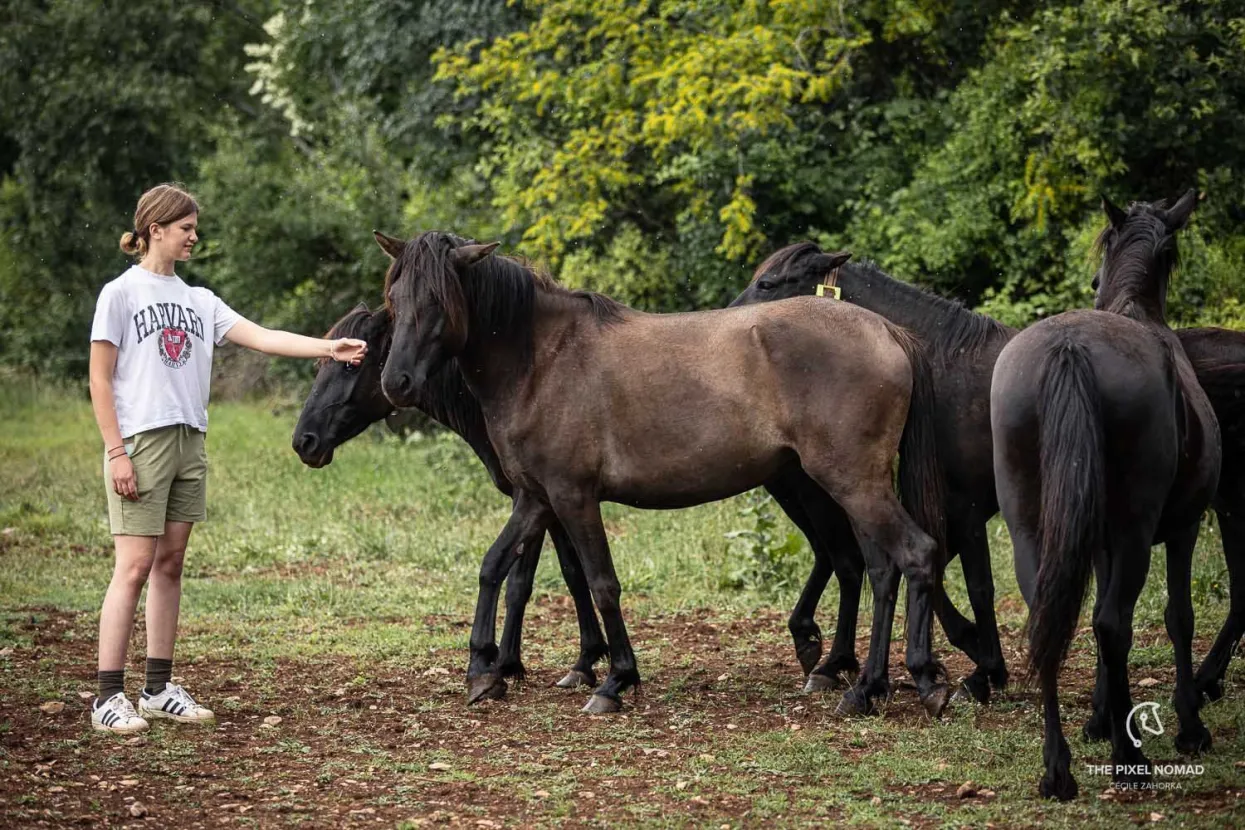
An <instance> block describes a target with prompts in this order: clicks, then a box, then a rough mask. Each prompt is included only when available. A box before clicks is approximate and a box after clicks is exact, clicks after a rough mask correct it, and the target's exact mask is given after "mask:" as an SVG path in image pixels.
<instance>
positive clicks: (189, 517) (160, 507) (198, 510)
mask: <svg viewBox="0 0 1245 830" xmlns="http://www.w3.org/2000/svg"><path fill="white" fill-rule="evenodd" d="M203 438H204V435H203V433H202V432H199V430H197V429H195V428H194V427H191V426H186V425H185V424H175V425H174V426H169V427H160V428H159V429H153V430H148V431H147V432H140V433H138V434H137V435H133V436H131V437H129V438H126V439H125V450H126V452H127V453H128V454H129V456H130V461H131V462H132V463H133V464H134V478H135V479H136V480H137V484H138V501H130V500H129V499H127V498H123V497H121V496H119V495H117V492H116V491H115V490H113V489H112V473H111V471H110V470H109V469H108V467H109V462H108V458H107V455H106V454H105V458H104V488H105V489H106V490H107V491H108V522H109V524H110V525H111V526H112V533H113V535H114V536H162V535H163V534H164V523H165V522H202V521H205V520H206V519H207V450H206V449H205V448H204V444H203Z"/></svg>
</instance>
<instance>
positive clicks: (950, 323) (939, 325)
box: [843, 259, 1010, 356]
mask: <svg viewBox="0 0 1245 830" xmlns="http://www.w3.org/2000/svg"><path fill="white" fill-rule="evenodd" d="M843 267H844V268H847V269H851V270H853V271H859V272H863V273H864V274H865V275H867V276H866V278H867V279H873V280H874V281H875V282H878V283H882V284H885V285H886V286H888V287H889V288H890V289H891V290H892V292H893V293H895V294H896V295H898V296H900V297H902V298H904V299H907V300H909V301H910V302H911V303H912V305H913V306H914V307H915V308H918V309H920V316H921V317H922V318H923V321H924V322H925V323H926V324H927V325H923V326H911V325H909V326H907V328H916V329H917V330H918V331H921V332H928V333H927V334H924V335H923V337H922V339H923V340H924V341H925V342H926V345H927V346H928V347H929V348H931V349H933V350H934V351H935V352H936V353H937V354H939V355H945V356H953V355H958V354H961V353H976V352H977V351H979V350H980V349H982V348H983V347H984V346H985V345H986V344H987V343H989V342H991V341H992V340H994V339H995V338H997V337H1000V336H1002V337H1006V336H1007V335H1008V334H1009V333H1010V329H1008V327H1007V326H1005V325H1003V324H1002V323H1000V322H999V321H998V320H995V319H994V318H993V317H987V316H986V315H984V314H981V313H979V312H976V311H973V310H972V309H971V308H969V307H968V306H966V305H964V303H962V302H960V301H959V300H954V299H951V298H949V297H943V296H941V295H939V294H935V293H934V292H932V291H928V290H926V289H924V288H921V287H920V286H917V285H913V284H912V283H908V282H904V281H903V280H900V279H896V278H895V277H892V276H891V275H890V274H888V273H886V272H885V271H883V270H882V268H881V267H880V266H879V265H878V264H877V263H876V262H873V261H872V260H868V259H866V260H861V261H860V262H858V263H852V262H849V263H847V264H846V265H844V266H843Z"/></svg>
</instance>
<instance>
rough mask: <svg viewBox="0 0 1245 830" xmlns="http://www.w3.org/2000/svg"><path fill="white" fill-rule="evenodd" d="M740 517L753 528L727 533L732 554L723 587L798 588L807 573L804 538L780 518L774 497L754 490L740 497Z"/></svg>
mask: <svg viewBox="0 0 1245 830" xmlns="http://www.w3.org/2000/svg"><path fill="white" fill-rule="evenodd" d="M739 501H740V502H741V504H740V507H739V518H740V520H741V521H744V522H749V523H750V524H751V526H750V527H748V528H745V529H743V530H732V531H730V532H729V533H727V534H726V538H727V539H729V540H730V542H731V553H732V556H731V558H730V559H728V560H727V562H726V565H725V574H724V576H723V579H722V587H723V588H733V589H735V590H741V589H744V588H748V589H751V590H754V591H757V592H759V593H763V594H767V595H771V596H772V595H778V594H785V593H790V592H791V591H792V590H798V588H799V586H801V585H803V583H804V580H805V578H806V577H807V576H808V555H807V552H806V550H807V548H806V545H805V544H804V539H803V537H802V536H801V535H800V534H799V533H798V532H796V531H795V530H794V529H793V528H792V527H791V524H790V523H789V522H787V521H785V520H780V519H779V517H778V513H777V512H776V510H775V507H776V505H775V502H774V499H773V497H772V496H770V495H768V494H767V493H764V492H763V491H761V490H752V491H750V492H748V493H747V494H745V495H744V496H742V497H741V498H740V500H739Z"/></svg>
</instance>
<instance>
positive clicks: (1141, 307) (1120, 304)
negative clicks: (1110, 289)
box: [1103, 286, 1169, 328]
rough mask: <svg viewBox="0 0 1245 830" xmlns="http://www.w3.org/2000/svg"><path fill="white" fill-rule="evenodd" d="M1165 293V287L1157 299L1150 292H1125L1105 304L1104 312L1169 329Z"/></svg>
mask: <svg viewBox="0 0 1245 830" xmlns="http://www.w3.org/2000/svg"><path fill="white" fill-rule="evenodd" d="M1165 293H1166V287H1165V286H1164V288H1163V290H1162V291H1160V293H1159V296H1157V297H1155V296H1152V295H1151V293H1150V292H1144V291H1124V292H1121V293H1119V294H1118V295H1116V296H1114V297H1112V298H1111V301H1110V302H1108V303H1105V304H1104V305H1103V311H1109V312H1111V313H1112V314H1119V315H1121V316H1123V317H1127V318H1129V319H1130V320H1136V321H1137V322H1138V323H1146V324H1148V325H1151V326H1159V327H1161V328H1169V326H1168V325H1167V314H1166V303H1165V302H1164V296H1163V295H1164V294H1165Z"/></svg>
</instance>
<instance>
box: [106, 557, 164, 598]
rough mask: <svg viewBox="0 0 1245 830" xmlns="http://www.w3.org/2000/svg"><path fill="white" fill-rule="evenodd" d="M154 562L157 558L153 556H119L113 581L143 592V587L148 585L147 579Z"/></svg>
mask: <svg viewBox="0 0 1245 830" xmlns="http://www.w3.org/2000/svg"><path fill="white" fill-rule="evenodd" d="M154 560H155V557H154V556H153V555H151V554H147V555H142V554H138V555H131V556H118V557H117V565H116V568H115V569H114V572H113V579H115V580H117V581H119V582H120V583H121V584H123V585H125V586H126V587H128V588H132V589H134V590H142V587H143V585H145V584H146V583H147V577H148V575H149V574H150V573H151V566H152V562H153V561H154Z"/></svg>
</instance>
